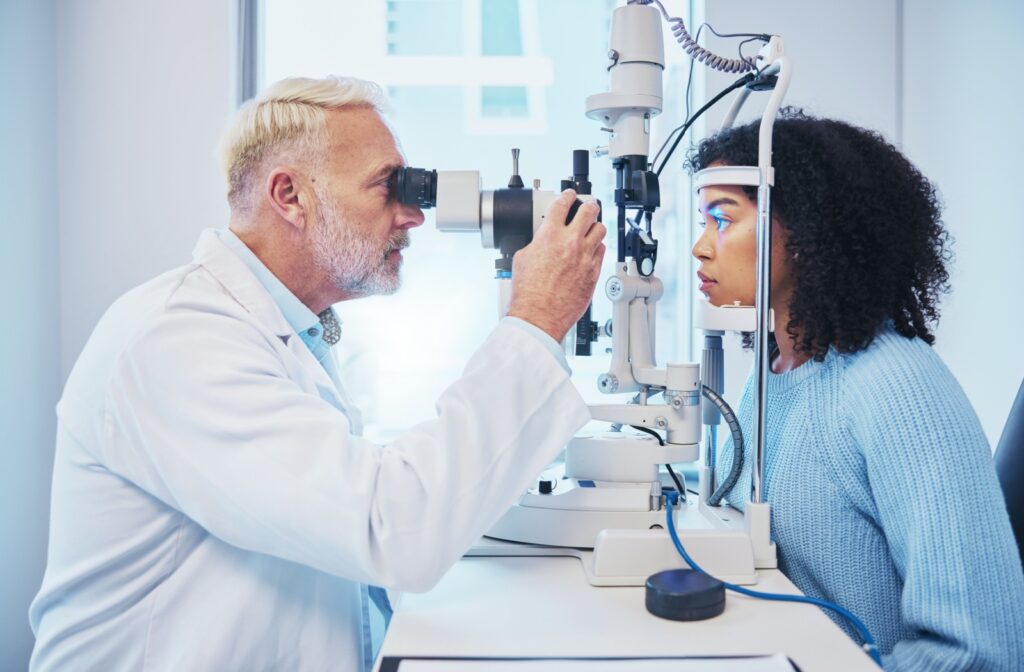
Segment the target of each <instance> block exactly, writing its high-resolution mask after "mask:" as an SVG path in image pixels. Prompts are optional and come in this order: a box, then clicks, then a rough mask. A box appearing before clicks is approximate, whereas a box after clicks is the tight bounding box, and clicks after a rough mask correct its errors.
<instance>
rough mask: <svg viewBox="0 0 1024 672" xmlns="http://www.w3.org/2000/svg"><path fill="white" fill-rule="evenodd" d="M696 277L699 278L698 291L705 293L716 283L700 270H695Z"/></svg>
mask: <svg viewBox="0 0 1024 672" xmlns="http://www.w3.org/2000/svg"><path fill="white" fill-rule="evenodd" d="M697 277H698V278H699V279H700V291H702V292H704V293H705V294H707V292H708V289H710V288H711V287H713V286H714V285H717V284H718V283H717V282H716V281H714V280H712V279H711V278H709V277H708V276H706V275H704V274H703V273H701V272H700V271H697Z"/></svg>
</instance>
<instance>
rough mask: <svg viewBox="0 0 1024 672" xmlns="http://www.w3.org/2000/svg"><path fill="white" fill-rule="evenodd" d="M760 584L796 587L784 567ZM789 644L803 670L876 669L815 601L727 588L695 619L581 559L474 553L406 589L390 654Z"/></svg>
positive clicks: (756, 650)
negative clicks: (664, 615) (599, 575)
mask: <svg viewBox="0 0 1024 672" xmlns="http://www.w3.org/2000/svg"><path fill="white" fill-rule="evenodd" d="M754 587H755V588H757V589H759V590H766V591H770V592H783V593H794V594H798V593H799V591H798V590H797V589H796V587H795V586H794V585H793V584H792V583H791V582H790V581H789V580H788V579H787V578H786V577H785V576H783V574H782V573H781V572H779V571H761V572H759V583H758V585H757V586H754ZM773 653H784V654H786V655H787V656H789V658H790V659H791V660H792V661H793V662H794V663H796V664H797V665H798V666H799V667H800V668H801V670H803V672H815V671H816V670H828V671H843V670H865V671H872V670H875V671H876V670H878V668H877V667H876V666H875V664H874V663H873V662H872V661H871V659H870V658H869V657H868V656H867V655H866V654H865V653H863V651H861V649H860V647H859V646H857V644H855V643H854V642H853V641H852V640H851V639H849V638H848V637H847V636H846V635H845V634H844V633H843V632H842V631H841V630H840V629H839V628H838V627H836V625H835V624H834V623H832V621H831V620H830V619H829V618H828V617H827V616H825V614H824V613H823V612H822V611H821V610H820V609H818V608H817V607H814V606H811V605H805V604H793V603H785V602H767V601H764V600H756V599H754V598H749V597H745V596H743V595H737V594H735V593H729V594H728V596H727V598H726V608H725V612H724V613H723V614H722V615H720V616H718V617H716V618H713V619H709V620H706V621H697V622H687V623H683V622H676V621H668V620H664V619H661V618H658V617H656V616H653V615H651V614H650V613H648V612H647V610H646V608H645V607H644V590H643V588H641V587H594V586H591V585H590V584H588V583H587V581H586V579H585V578H584V574H583V569H582V567H581V566H580V561H579V560H578V559H577V558H571V557H468V558H463V559H462V560H461V561H459V563H457V564H456V565H455V567H454V568H452V570H451V571H449V572H448V574H446V575H445V577H444V578H443V579H442V580H441V582H440V583H439V584H438V585H437V586H436V587H435V588H434V589H433V590H431V591H430V592H428V593H424V594H422V595H413V594H406V595H404V596H403V597H402V599H401V602H400V604H399V605H398V608H397V610H396V612H395V615H394V618H393V619H392V621H391V627H390V628H389V630H388V634H387V637H386V638H385V640H384V644H383V648H382V651H381V657H383V656H630V655H633V656H636V655H650V656H666V655H674V656H679V655H752V654H773Z"/></svg>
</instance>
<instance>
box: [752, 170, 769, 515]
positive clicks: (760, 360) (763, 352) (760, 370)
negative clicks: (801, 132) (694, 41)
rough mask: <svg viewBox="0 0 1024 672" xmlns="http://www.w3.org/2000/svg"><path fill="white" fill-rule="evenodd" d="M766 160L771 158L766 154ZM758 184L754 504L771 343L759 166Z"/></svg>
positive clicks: (764, 179) (764, 178) (765, 194)
mask: <svg viewBox="0 0 1024 672" xmlns="http://www.w3.org/2000/svg"><path fill="white" fill-rule="evenodd" d="M768 160H769V161H770V160H771V158H770V156H769V158H768ZM760 172H761V184H760V186H758V188H757V288H756V291H755V294H754V307H755V312H756V313H757V331H756V332H755V333H754V373H755V375H756V376H757V378H756V381H755V385H756V388H755V396H754V398H755V399H756V400H757V408H756V409H755V421H754V437H753V438H754V441H753V443H754V464H753V465H751V470H750V471H751V477H750V489H751V500H750V501H752V502H754V503H755V504H760V503H762V502H763V501H764V492H763V489H762V483H761V476H762V474H763V473H764V441H765V415H766V413H767V408H768V406H767V402H768V367H769V366H770V365H771V363H770V361H769V357H770V356H771V353H770V352H769V351H768V344H769V343H770V342H771V338H770V334H769V323H770V319H769V318H770V315H771V259H772V218H771V194H772V188H771V186H770V185H769V184H768V170H767V169H766V168H765V167H764V166H762V167H761V171H760Z"/></svg>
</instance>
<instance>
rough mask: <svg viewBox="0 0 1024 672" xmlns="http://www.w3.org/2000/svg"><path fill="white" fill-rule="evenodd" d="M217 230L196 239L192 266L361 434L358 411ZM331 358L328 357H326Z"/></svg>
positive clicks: (207, 232) (336, 380)
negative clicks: (291, 358) (278, 345)
mask: <svg viewBox="0 0 1024 672" xmlns="http://www.w3.org/2000/svg"><path fill="white" fill-rule="evenodd" d="M221 233H222V231H221V230H220V229H206V230H205V231H203V232H202V233H201V234H200V235H199V242H197V243H196V247H195V250H194V251H193V252H192V259H193V262H194V263H195V264H197V265H200V266H202V267H203V268H205V269H206V270H208V271H209V272H210V273H211V274H212V275H213V277H214V278H216V279H217V281H218V282H220V283H221V285H223V286H224V288H225V289H226V290H227V291H228V293H229V294H231V296H232V297H233V298H234V299H235V300H236V301H238V303H239V304H241V305H242V307H243V308H245V309H246V310H247V311H249V313H250V314H252V316H253V317H254V318H255V319H256V320H257V321H258V322H260V323H261V324H263V325H264V326H266V327H267V328H268V329H270V330H271V331H272V332H273V333H274V334H275V335H277V336H278V337H279V338H280V339H281V341H282V342H283V343H284V344H285V346H286V347H287V348H288V350H290V351H291V352H292V354H293V355H295V357H297V358H298V360H299V361H300V362H301V363H302V365H303V368H304V369H305V370H306V371H308V372H309V373H310V374H311V375H312V376H313V380H314V382H315V384H316V387H317V390H318V392H319V394H320V396H321V397H322V398H323V399H324V400H326V401H327V402H328V403H330V404H332V405H333V406H334V407H335V408H337V409H338V410H340V411H342V412H343V413H345V414H346V415H347V416H348V418H349V423H350V425H351V426H352V429H353V432H354V433H357V434H358V433H359V432H360V431H361V424H362V423H361V420H360V417H359V414H358V410H356V409H354V407H352V406H351V405H350V404H349V403H348V402H347V400H346V397H345V395H344V393H342V392H341V391H340V388H341V384H340V381H339V380H338V379H337V378H336V377H335V376H334V375H331V374H330V373H328V372H327V371H326V370H325V369H324V367H323V366H321V364H320V362H318V361H317V360H316V358H315V357H314V356H313V353H312V352H310V350H309V348H308V347H306V344H305V343H304V342H303V341H302V339H301V338H295V336H297V334H296V333H295V330H294V329H293V328H292V325H291V324H290V323H289V322H288V320H287V319H286V318H285V316H284V314H283V313H282V312H281V308H280V306H279V305H278V304H277V302H276V301H274V297H273V296H271V294H270V292H268V291H267V289H266V287H264V286H263V284H262V283H261V282H260V280H259V278H257V277H256V275H255V274H254V273H253V272H252V269H250V268H249V267H248V266H247V265H246V264H245V262H244V261H242V260H241V259H239V258H238V255H237V254H235V252H234V251H233V250H232V249H231V248H230V247H229V246H228V245H227V244H226V243H225V242H224V241H223V240H222V239H221ZM327 356H328V357H329V356H331V355H330V353H328V355H327Z"/></svg>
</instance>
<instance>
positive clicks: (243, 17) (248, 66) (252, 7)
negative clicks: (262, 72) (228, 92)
mask: <svg viewBox="0 0 1024 672" xmlns="http://www.w3.org/2000/svg"><path fill="white" fill-rule="evenodd" d="M259 17H260V0H238V104H239V105H241V104H242V103H244V102H245V101H247V100H249V99H251V98H254V97H256V92H257V89H258V87H259V49H258V46H259V38H260V21H259Z"/></svg>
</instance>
